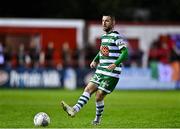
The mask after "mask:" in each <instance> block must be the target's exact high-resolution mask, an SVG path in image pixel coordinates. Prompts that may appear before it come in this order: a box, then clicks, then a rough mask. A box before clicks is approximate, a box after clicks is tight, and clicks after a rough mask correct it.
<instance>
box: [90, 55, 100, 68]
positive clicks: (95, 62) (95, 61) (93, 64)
mask: <svg viewBox="0 0 180 129" xmlns="http://www.w3.org/2000/svg"><path fill="white" fill-rule="evenodd" d="M98 63H99V52H98V54H97V55H96V56H95V58H94V59H93V61H92V62H91V64H90V67H91V68H96V66H97V65H98Z"/></svg>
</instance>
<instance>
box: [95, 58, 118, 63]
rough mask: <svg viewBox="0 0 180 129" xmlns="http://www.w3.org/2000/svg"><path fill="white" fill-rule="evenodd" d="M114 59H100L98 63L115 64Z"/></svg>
mask: <svg viewBox="0 0 180 129" xmlns="http://www.w3.org/2000/svg"><path fill="white" fill-rule="evenodd" d="M115 61H116V60H114V59H100V62H99V63H115Z"/></svg>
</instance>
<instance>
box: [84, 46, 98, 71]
mask: <svg viewBox="0 0 180 129" xmlns="http://www.w3.org/2000/svg"><path fill="white" fill-rule="evenodd" d="M84 52H85V53H84V54H85V66H86V67H87V68H89V65H90V63H91V62H92V60H93V59H94V57H95V56H96V55H97V53H98V48H97V47H96V46H95V45H88V46H86V48H85V50H84Z"/></svg>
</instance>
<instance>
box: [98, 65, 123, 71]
mask: <svg viewBox="0 0 180 129" xmlns="http://www.w3.org/2000/svg"><path fill="white" fill-rule="evenodd" d="M100 67H102V68H106V69H107V67H108V66H100ZM114 70H116V71H121V70H122V68H121V67H116V68H115V69H114Z"/></svg>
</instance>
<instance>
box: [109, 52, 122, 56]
mask: <svg viewBox="0 0 180 129" xmlns="http://www.w3.org/2000/svg"><path fill="white" fill-rule="evenodd" d="M119 55H120V54H119V53H111V52H110V53H109V56H114V57H119Z"/></svg>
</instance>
